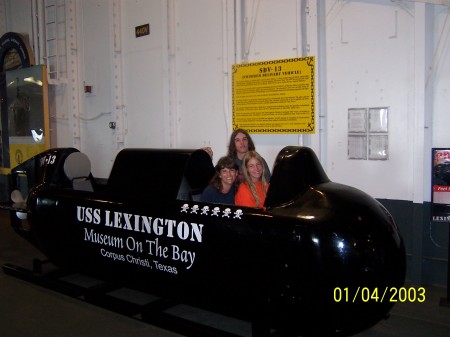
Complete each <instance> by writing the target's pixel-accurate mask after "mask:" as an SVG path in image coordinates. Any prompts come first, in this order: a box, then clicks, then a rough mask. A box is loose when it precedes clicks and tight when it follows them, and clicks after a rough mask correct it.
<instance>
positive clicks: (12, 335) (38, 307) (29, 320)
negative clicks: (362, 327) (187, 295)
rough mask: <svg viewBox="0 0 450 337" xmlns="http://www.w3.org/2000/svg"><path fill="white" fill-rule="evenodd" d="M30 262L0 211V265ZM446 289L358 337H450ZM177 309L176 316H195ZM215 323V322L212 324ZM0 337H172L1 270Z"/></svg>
mask: <svg viewBox="0 0 450 337" xmlns="http://www.w3.org/2000/svg"><path fill="white" fill-rule="evenodd" d="M33 258H44V257H43V255H42V254H40V253H39V252H38V251H37V250H35V249H34V248H33V247H32V246H31V245H29V244H28V243H27V242H25V241H24V240H23V239H22V238H21V237H19V236H18V235H17V234H16V233H14V231H13V230H12V229H11V227H10V226H9V216H7V214H6V213H5V212H3V211H0V264H1V265H3V264H4V263H12V264H16V265H20V266H22V267H25V268H31V264H32V263H31V261H32V259H33ZM445 296H446V289H444V288H438V287H426V300H425V302H424V303H418V302H416V303H407V302H405V303H398V304H396V305H395V306H394V308H393V309H392V311H391V315H390V318H389V319H387V320H384V321H382V322H380V323H378V324H377V325H376V326H374V327H373V328H371V329H369V330H367V331H364V332H362V333H359V334H357V335H356V336H358V337H375V336H376V337H394V336H395V337H403V336H405V337H416V336H417V337H419V336H420V337H423V336H433V337H441V336H442V337H444V336H445V337H449V336H450V308H447V307H442V306H440V305H439V301H440V299H441V298H443V297H445ZM185 309H186V308H183V307H180V308H178V309H177V310H179V311H180V312H179V314H180V315H183V314H184V315H193V314H192V312H189V310H185ZM194 315H195V317H191V318H192V319H197V320H199V321H202V322H205V323H208V322H210V321H211V322H216V321H220V323H221V324H222V325H223V324H224V326H223V329H224V330H228V331H229V332H232V333H235V334H238V335H242V336H244V337H247V336H250V327H249V325H248V324H245V323H243V322H239V321H233V320H230V321H227V322H225V320H222V319H220V318H219V319H217V317H215V316H214V314H208V313H203V312H196V313H195V314H194ZM212 324H213V323H212ZM0 336H2V337H22V336H24V337H40V336H42V337H90V336H93V337H94V336H95V337H102V336H108V337H122V336H127V337H141V336H146V337H175V336H180V335H179V334H175V333H173V332H170V331H167V330H164V329H161V328H158V327H154V326H152V325H149V324H147V323H144V322H142V321H140V320H139V319H135V318H131V317H127V316H123V315H120V314H117V313H114V312H111V311H108V310H106V309H103V308H100V307H96V306H94V305H91V304H89V303H86V302H83V301H81V300H78V299H74V298H71V297H68V296H65V295H62V294H59V293H56V292H53V291H50V290H47V289H45V288H42V287H39V286H36V285H33V284H31V283H28V282H26V281H22V280H20V279H17V278H14V277H12V276H9V275H6V274H4V273H3V271H0Z"/></svg>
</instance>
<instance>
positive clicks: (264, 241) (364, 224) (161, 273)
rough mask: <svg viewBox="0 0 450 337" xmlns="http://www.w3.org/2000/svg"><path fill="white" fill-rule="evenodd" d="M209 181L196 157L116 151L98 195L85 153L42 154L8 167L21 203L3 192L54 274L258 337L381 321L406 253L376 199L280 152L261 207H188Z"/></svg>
mask: <svg viewBox="0 0 450 337" xmlns="http://www.w3.org/2000/svg"><path fill="white" fill-rule="evenodd" d="M213 173H214V167H213V164H212V162H211V159H210V158H209V156H208V155H207V154H206V152H205V151H203V150H176V149H170V150H159V149H124V150H122V151H121V152H119V154H118V155H117V157H116V159H115V162H114V165H113V168H112V170H111V173H110V176H109V178H108V179H107V181H106V183H103V184H99V183H98V181H97V180H95V179H94V177H93V176H92V174H91V172H90V162H89V159H88V158H87V156H86V155H84V154H83V153H81V152H79V151H78V150H77V149H74V148H59V149H50V150H47V151H45V152H43V153H41V154H39V155H37V156H35V157H33V158H31V159H29V160H27V161H26V162H24V163H22V164H21V165H19V166H18V167H16V168H14V169H13V170H12V172H11V177H12V185H13V188H14V189H22V190H23V189H24V187H23V186H24V181H26V184H27V185H28V188H26V189H27V190H29V193H28V195H27V197H26V201H25V200H21V199H20V195H19V193H18V192H17V191H14V192H13V193H12V199H13V201H15V202H16V204H15V205H14V206H13V208H12V209H13V210H14V212H12V214H17V216H12V217H11V224H12V226H13V227H14V229H15V230H16V231H17V233H19V234H20V235H21V236H23V237H24V238H26V239H27V240H28V241H30V242H31V243H32V244H34V245H35V246H36V247H38V248H39V249H40V250H41V251H42V252H43V253H44V254H45V255H46V257H47V258H48V259H49V260H50V261H51V262H52V263H53V264H54V265H55V266H57V267H58V268H61V269H63V270H70V271H75V272H81V273H84V274H86V275H93V276H97V277H100V278H102V279H110V280H113V281H115V282H121V283H124V284H128V285H133V287H136V289H142V290H148V291H150V292H151V293H155V294H157V295H158V296H162V297H167V298H172V299H176V300H178V301H180V302H183V303H186V304H190V305H194V306H197V307H200V308H204V309H207V310H211V311H214V312H218V313H223V314H226V315H229V316H231V317H237V318H239V319H244V320H247V321H249V322H253V324H254V325H255V326H256V325H258V326H260V327H267V329H263V328H254V329H253V331H254V332H255V331H265V332H267V335H269V333H268V332H269V329H282V330H284V331H288V334H289V333H290V334H291V335H292V336H294V335H295V336H297V335H302V336H328V335H330V336H349V335H352V334H355V333H357V332H359V331H362V330H365V329H367V328H369V327H371V326H373V325H374V324H376V323H377V322H379V321H380V320H382V319H383V318H385V317H387V316H388V313H389V311H390V309H391V307H392V306H393V304H394V303H393V301H392V294H393V291H394V290H395V289H398V288H399V287H402V285H403V283H404V280H405V270H406V262H405V249H404V244H403V241H402V238H401V236H400V233H399V230H398V228H397V226H396V224H395V222H394V220H393V218H392V216H391V215H390V214H389V212H388V211H387V210H386V209H385V208H384V207H383V206H382V205H381V204H380V203H379V202H378V201H376V200H375V199H373V198H372V197H370V196H369V195H367V194H366V193H364V192H361V191H359V190H357V189H355V188H352V187H349V186H345V185H342V184H338V183H334V182H331V181H330V179H329V178H328V177H327V175H326V174H325V172H324V170H323V168H322V166H321V165H320V163H319V160H318V159H317V157H316V155H315V154H314V152H313V151H312V150H311V149H309V148H307V147H292V146H289V147H286V148H284V149H283V150H282V151H281V152H280V153H279V155H278V157H277V159H276V162H275V165H274V169H273V175H272V178H271V183H270V187H269V190H268V195H267V198H266V201H265V208H264V209H256V208H249V207H239V206H234V205H223V204H212V203H205V202H200V201H198V198H197V196H198V193H200V192H201V190H202V189H203V188H204V187H205V186H206V185H207V184H208V181H209V179H210V178H211V176H212V174H213ZM26 184H25V185H26ZM26 217H27V218H28V219H27V221H28V224H27V226H26V227H25V226H23V225H22V222H23V220H21V219H24V218H26ZM255 335H256V333H254V337H256V336H255ZM260 335H264V333H262V334H260Z"/></svg>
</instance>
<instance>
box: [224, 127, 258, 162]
mask: <svg viewBox="0 0 450 337" xmlns="http://www.w3.org/2000/svg"><path fill="white" fill-rule="evenodd" d="M248 151H255V144H254V143H253V140H252V137H250V135H249V133H248V132H247V131H245V130H244V129H236V130H235V131H233V133H232V134H231V137H230V143H229V145H228V155H229V156H230V157H232V158H235V157H238V158H239V159H242V158H243V157H244V155H245V154H246V153H247V152H248Z"/></svg>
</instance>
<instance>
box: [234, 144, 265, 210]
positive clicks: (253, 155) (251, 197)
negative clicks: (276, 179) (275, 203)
mask: <svg viewBox="0 0 450 337" xmlns="http://www.w3.org/2000/svg"><path fill="white" fill-rule="evenodd" d="M242 171H243V174H244V182H243V183H242V184H241V185H240V186H239V188H238V191H237V193H236V197H235V205H238V206H247V207H257V208H264V201H265V200H266V195H267V189H268V188H269V183H268V182H267V180H266V178H265V176H264V171H265V167H264V160H263V159H262V157H261V156H260V155H259V154H258V152H256V151H248V152H247V153H246V154H245V156H244V159H243V162H242Z"/></svg>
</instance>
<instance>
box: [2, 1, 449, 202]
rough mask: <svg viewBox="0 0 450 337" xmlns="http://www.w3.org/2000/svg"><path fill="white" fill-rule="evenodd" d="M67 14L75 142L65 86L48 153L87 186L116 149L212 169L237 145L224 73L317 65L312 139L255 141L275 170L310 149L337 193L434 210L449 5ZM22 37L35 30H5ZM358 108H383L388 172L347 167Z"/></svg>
mask: <svg viewBox="0 0 450 337" xmlns="http://www.w3.org/2000/svg"><path fill="white" fill-rule="evenodd" d="M13 3H14V1H9V2H8V4H7V6H6V8H7V9H8V8H9V7H8V6H12V4H13ZM67 3H70V4H71V5H74V6H75V7H76V26H77V27H76V29H75V31H76V35H77V36H75V37H74V38H75V39H76V42H77V43H76V48H74V49H76V50H75V52H76V53H75V54H76V55H75V59H76V64H77V65H78V71H77V73H76V74H73V78H72V80H73V81H75V82H73V83H76V85H77V88H78V89H79V93H78V95H77V97H76V98H77V101H78V103H79V109H80V113H79V115H80V117H79V125H80V132H79V137H78V138H77V137H75V136H74V135H75V133H74V132H73V125H74V123H73V121H72V119H73V115H72V114H71V110H70V106H71V102H72V101H73V96H71V91H70V90H68V88H69V86H68V85H66V86H65V85H60V86H57V87H55V88H53V89H52V90H51V93H52V95H53V97H52V98H51V102H52V109H53V111H51V115H52V116H53V121H52V122H53V123H52V127H53V131H52V132H53V133H54V134H55V135H56V137H55V136H54V137H53V139H55V140H56V141H55V144H52V146H72V145H76V146H77V147H79V148H80V149H81V150H82V151H84V152H86V153H87V154H88V155H89V157H90V158H91V161H92V165H93V174H94V176H97V177H107V176H108V175H109V170H110V167H111V165H112V161H113V159H114V157H115V155H116V153H117V152H118V151H119V150H120V149H121V148H123V147H154V148H159V147H163V148H169V147H173V148H197V147H202V146H211V147H213V149H214V152H215V156H214V160H215V161H216V160H217V159H218V158H219V157H220V156H222V155H224V154H225V153H226V146H227V143H228V137H229V134H230V133H231V103H232V102H231V74H230V70H231V65H232V64H233V63H241V62H245V61H248V62H254V61H260V60H271V59H282V58H290V57H297V56H303V55H314V56H316V68H317V76H316V80H317V82H316V88H317V91H316V95H317V96H316V112H317V114H316V116H317V119H316V126H317V132H316V134H315V135H311V136H306V135H254V136H253V138H254V140H255V143H256V146H257V150H258V151H259V152H260V153H261V154H262V155H263V156H264V157H265V158H266V160H267V161H268V163H269V166H272V165H273V162H274V160H275V156H276V154H277V153H278V151H279V150H281V149H282V148H283V147H284V146H286V145H308V146H311V147H312V148H313V149H314V150H315V151H316V153H317V154H318V156H319V157H320V159H321V161H322V163H323V165H324V168H325V170H326V172H327V173H328V175H329V176H330V178H331V179H332V180H333V181H336V182H341V183H344V184H348V185H351V186H355V187H357V188H360V189H362V190H364V191H366V192H367V193H369V194H371V195H372V196H374V197H376V198H386V199H399V200H412V201H414V202H419V203H420V202H422V201H427V200H429V198H430V197H429V188H430V187H429V185H430V172H429V171H430V170H429V168H430V167H431V158H429V157H428V155H429V152H430V148H431V147H432V146H434V147H447V146H449V145H450V144H449V143H450V141H449V137H448V132H447V131H446V125H450V124H449V122H450V121H449V119H450V117H449V114H448V112H447V111H448V108H447V107H448V106H450V102H449V100H450V98H449V97H450V96H449V95H448V90H449V88H448V86H449V83H450V76H449V69H450V65H449V62H450V58H449V57H448V54H449V52H450V51H449V48H448V46H449V45H450V43H448V42H449V41H448V39H449V35H450V34H448V32H449V26H450V22H448V20H447V18H448V15H449V7H448V4H447V3H446V2H445V1H440V2H439V4H436V3H438V2H436V1H434V3H435V4H433V1H428V2H426V1H421V2H415V1H390V0H373V1H341V0H327V1H325V0H318V1H307V0H236V1H234V0H189V1H183V0H152V1H150V0H133V1H131V0H96V1H92V0H90V1H87V0H66V4H67ZM24 6H25V5H24ZM8 17H9V16H8ZM147 23H148V24H149V25H150V34H149V35H147V36H143V37H139V38H136V37H135V35H134V33H135V32H134V29H135V27H136V26H139V25H143V24H147ZM22 26H23V27H24V30H27V29H29V28H28V25H27V24H25V23H23V25H22V23H21V22H14V23H9V22H8V28H10V27H15V30H18V31H19V32H20V30H21V29H20V27H22ZM31 35H32V34H31ZM72 51H73V50H72ZM429 69H431V71H429ZM85 84H86V85H92V87H93V92H92V93H91V94H84V92H83V88H84V85H85ZM364 107H388V108H389V160H387V161H363V160H348V159H347V135H348V129H347V124H348V118H347V111H348V109H349V108H364ZM109 122H115V123H116V126H117V127H116V129H110V128H109Z"/></svg>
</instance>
